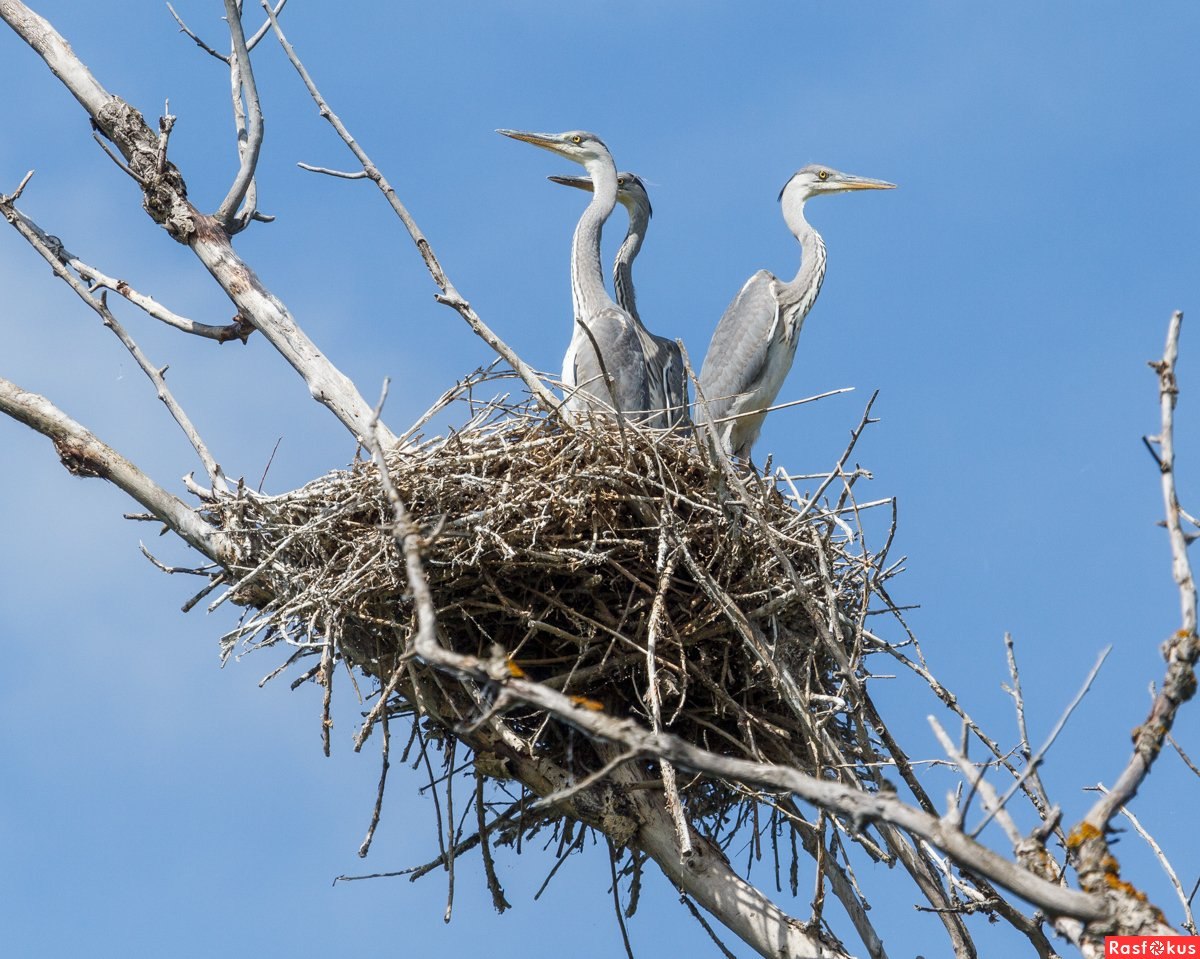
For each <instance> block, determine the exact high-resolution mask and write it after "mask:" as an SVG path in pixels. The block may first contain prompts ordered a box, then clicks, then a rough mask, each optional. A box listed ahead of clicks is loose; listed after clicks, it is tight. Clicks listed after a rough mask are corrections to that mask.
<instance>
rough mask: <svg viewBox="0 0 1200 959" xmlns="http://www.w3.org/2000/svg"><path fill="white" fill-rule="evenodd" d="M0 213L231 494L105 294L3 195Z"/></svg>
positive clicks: (215, 486) (214, 478)
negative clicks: (145, 381)
mask: <svg viewBox="0 0 1200 959" xmlns="http://www.w3.org/2000/svg"><path fill="white" fill-rule="evenodd" d="M0 214H2V215H3V216H4V218H5V219H6V220H7V221H8V222H9V223H11V224H12V225H13V227H15V228H16V230H17V232H18V233H20V234H21V236H22V237H23V238H24V239H25V241H26V242H28V243H29V245H30V246H32V247H33V248H34V249H35V250H37V252H38V253H40V254H41V255H42V258H43V259H44V260H45V261H46V262H47V263H49V264H50V268H51V269H52V270H53V271H54V275H55V276H57V277H58V278H59V279H60V280H62V281H63V282H65V283H66V284H67V285H68V286H70V287H71V289H72V290H74V291H75V293H76V295H78V296H79V298H80V299H81V300H83V301H84V302H85V303H86V304H87V305H88V306H90V307H91V308H92V309H93V310H94V311H95V312H96V314H97V315H98V316H99V317H100V319H101V320H103V322H104V325H105V326H107V327H108V328H109V329H110V330H112V331H113V333H115V334H116V336H117V338H118V339H119V340H120V341H121V343H122V344H123V345H124V346H125V348H126V349H127V350H129V352H130V354H131V355H132V356H133V358H134V360H135V361H136V362H137V365H138V366H139V367H140V368H141V370H142V372H143V373H145V374H146V376H147V377H148V378H149V380H150V382H152V383H153V384H154V388H155V390H156V392H157V393H158V398H159V399H160V400H162V402H163V404H164V405H165V406H166V407H167V409H168V410H169V411H170V413H171V416H172V417H173V418H174V420H175V422H176V423H178V424H179V428H180V429H181V430H183V433H184V435H185V436H186V437H187V438H188V442H189V443H191V444H192V448H193V449H194V450H195V451H196V455H197V456H198V457H199V458H200V462H201V463H202V464H204V470H205V472H206V473H207V474H208V479H209V482H210V483H211V484H212V486H213V489H215V490H217V491H219V492H227V491H228V487H227V486H226V484H225V475H224V473H223V472H222V471H221V467H220V466H219V465H218V464H217V461H216V460H215V459H214V458H213V455H212V454H211V453H210V452H209V451H208V446H207V445H206V444H205V442H204V440H202V439H201V438H200V433H199V431H198V430H197V429H196V427H195V424H193V423H192V420H191V418H190V417H189V416H188V415H187V413H186V412H185V411H184V409H183V407H182V406H180V405H179V403H178V401H176V399H175V397H174V395H173V394H172V393H171V391H170V390H169V389H168V388H167V381H166V379H165V377H164V373H165V368H162V369H160V368H159V367H157V366H155V365H154V364H153V363H151V362H150V360H149V359H148V358H147V357H146V355H145V354H144V353H143V352H142V350H141V347H139V346H138V345H137V343H135V342H134V340H133V337H131V336H130V335H129V334H128V333H127V332H126V331H125V327H123V326H122V325H121V324H120V322H119V321H118V320H117V318H116V317H115V316H113V314H112V311H111V310H109V308H108V304H107V302H106V301H105V299H104V294H103V293H102V294H101V295H100V296H99V297H95V296H92V294H91V292H90V291H89V290H88V288H87V287H86V286H85V285H84V283H83V281H82V280H80V279H78V278H76V277H75V276H72V274H71V272H70V270H68V269H67V266H66V263H67V261H68V259H69V256H68V255H67V254H66V253H65V251H64V250H63V249H62V245H61V244H58V245H57V246H51V244H50V238H49V237H48V236H46V234H44V233H42V231H41V230H39V229H38V228H37V227H36V226H34V225H33V224H32V223H31V222H29V221H28V220H26V219H25V217H24V216H23V215H22V214H21V212H20V211H19V210H18V209H17V208H16V207H15V206H13V205H12V202H11V200H10V199H9V198H8V197H6V196H0Z"/></svg>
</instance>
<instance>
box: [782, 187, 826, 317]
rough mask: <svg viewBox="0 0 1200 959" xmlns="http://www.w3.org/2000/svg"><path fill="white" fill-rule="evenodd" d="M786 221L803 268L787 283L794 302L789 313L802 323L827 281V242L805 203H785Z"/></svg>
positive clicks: (786, 285) (784, 213)
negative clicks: (806, 211)
mask: <svg viewBox="0 0 1200 959" xmlns="http://www.w3.org/2000/svg"><path fill="white" fill-rule="evenodd" d="M786 199H787V198H786V197H785V200H786ZM783 218H784V222H785V223H787V225H788V229H789V230H791V231H792V235H793V236H795V238H796V241H797V242H798V243H799V244H800V269H799V270H797V271H796V277H795V279H793V280H792V282H791V283H787V284H785V287H786V289H787V292H788V294H790V296H789V299H790V300H791V302H790V303H788V306H789V307H790V308H791V310H789V312H791V311H794V312H793V313H792V317H793V319H792V321H791V322H792V323H795V324H798V323H799V322H800V321H802V320H803V319H804V316H805V314H807V313H808V311H809V310H810V309H812V305H813V303H814V302H816V299H817V294H818V293H820V292H821V282H822V281H823V280H824V279H825V241H824V240H822V239H821V234H820V233H818V232H817V231H816V230H814V229H813V228H812V226H810V225H809V222H808V221H807V220H806V219H804V201H803V200H798V201H793V202H791V203H786V202H785V203H784V207H783Z"/></svg>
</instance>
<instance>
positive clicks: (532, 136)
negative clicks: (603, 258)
mask: <svg viewBox="0 0 1200 959" xmlns="http://www.w3.org/2000/svg"><path fill="white" fill-rule="evenodd" d="M496 132H497V133H502V134H504V136H506V137H512V138H513V139H514V140H523V141H524V142H525V143H532V144H533V145H534V146H536V147H541V148H542V149H543V150H549V151H550V152H552V153H557V154H558V155H559V156H561V157H565V158H566V159H568V160H573V161H574V162H576V163H579V164H582V165H583V167H584V169H586V170H587V172H588V176H589V177H590V178H591V181H592V184H593V191H592V202H591V203H589V204H588V205H587V208H586V209H585V210H584V211H583V215H582V216H581V217H580V218H579V225H578V226H577V227H576V228H575V238H574V240H573V241H572V243H571V299H572V301H573V303H574V309H575V325H574V330H573V331H572V335H571V342H570V345H569V346H568V347H567V355H566V356H565V357H564V358H563V374H562V379H563V385H564V387H565V389H566V398H565V400H564V402H563V406H564V407H565V409H566V410H567V411H568V412H570V413H581V412H599V413H612V412H617V413H624V414H630V415H632V416H633V418H634V419H644V418H645V417H646V416H647V415H648V411H649V410H650V396H649V383H648V377H647V374H646V357H645V353H644V351H643V349H642V341H641V338H640V337H639V336H638V330H637V324H636V323H635V322H634V320H633V318H632V317H631V316H630V315H629V314H628V313H627V312H626V311H625V310H623V309H621V307H619V306H618V305H617V304H616V303H614V302H613V301H612V298H611V297H610V296H609V295H608V291H607V290H606V289H605V288H604V271H603V269H602V267H601V265H600V233H601V230H602V229H603V227H604V221H605V220H607V219H608V217H609V214H611V213H612V211H613V208H614V207H615V206H616V205H617V167H616V164H615V163H613V158H612V154H610V153H609V152H608V147H606V146H605V145H604V143H603V141H602V140H601V139H600V138H599V137H598V136H596V134H594V133H588V132H586V131H584V130H571V131H569V132H567V133H527V132H523V131H520V130H497V131H496Z"/></svg>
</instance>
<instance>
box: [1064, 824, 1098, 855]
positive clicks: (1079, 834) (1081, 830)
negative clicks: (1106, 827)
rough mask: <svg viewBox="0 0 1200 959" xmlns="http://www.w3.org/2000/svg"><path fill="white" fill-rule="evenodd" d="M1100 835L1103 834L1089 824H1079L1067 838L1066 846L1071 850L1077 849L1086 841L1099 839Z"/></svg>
mask: <svg viewBox="0 0 1200 959" xmlns="http://www.w3.org/2000/svg"><path fill="white" fill-rule="evenodd" d="M1101 835H1103V834H1102V833H1101V832H1100V830H1099V829H1097V828H1096V827H1095V826H1093V825H1092V824H1091V823H1090V822H1081V823H1080V824H1079V825H1078V826H1076V827H1075V828H1074V829H1072V830H1071V832H1070V834H1069V835H1068V836H1067V845H1068V846H1069V847H1070V848H1072V849H1078V848H1079V847H1080V846H1082V845H1083V844H1084V843H1085V842H1087V841H1088V840H1090V839H1099V838H1100V837H1101Z"/></svg>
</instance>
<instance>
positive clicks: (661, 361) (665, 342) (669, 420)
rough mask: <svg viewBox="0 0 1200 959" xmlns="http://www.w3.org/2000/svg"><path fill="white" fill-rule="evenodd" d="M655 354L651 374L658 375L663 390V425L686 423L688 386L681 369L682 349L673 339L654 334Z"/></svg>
mask: <svg viewBox="0 0 1200 959" xmlns="http://www.w3.org/2000/svg"><path fill="white" fill-rule="evenodd" d="M654 345H655V348H656V351H655V352H656V355H655V358H654V362H653V363H651V364H650V365H651V369H652V371H653V375H656V376H657V377H658V381H659V382H660V383H661V384H662V391H663V410H664V421H663V426H665V427H671V426H680V425H684V424H686V423H688V422H689V421H690V419H691V417H690V416H689V415H688V388H687V378H686V376H685V375H684V370H683V351H682V350H680V349H679V344H678V343H676V342H675V341H674V340H669V339H667V338H666V337H665V336H655V337H654Z"/></svg>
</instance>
